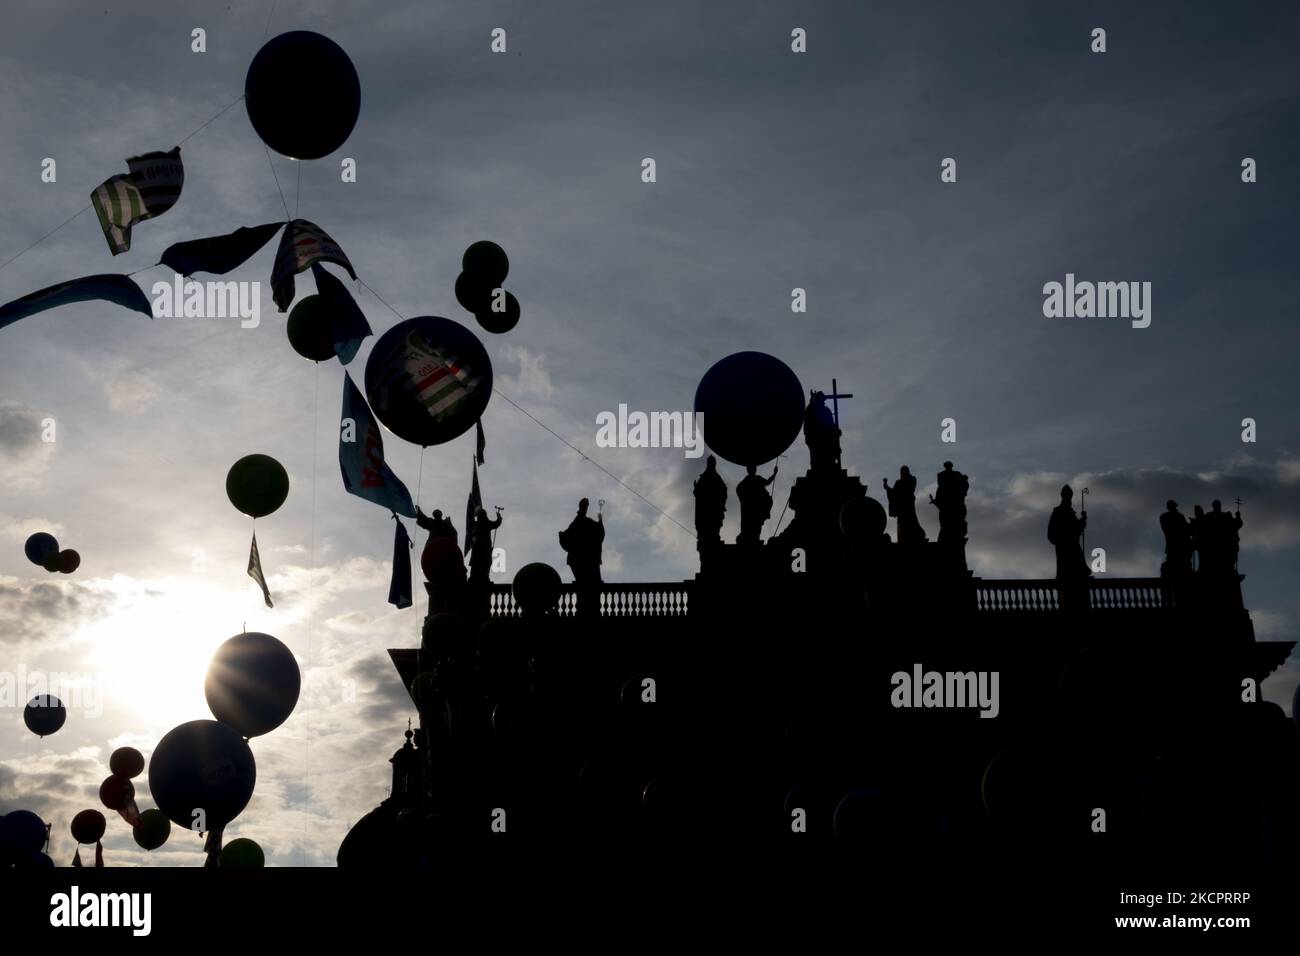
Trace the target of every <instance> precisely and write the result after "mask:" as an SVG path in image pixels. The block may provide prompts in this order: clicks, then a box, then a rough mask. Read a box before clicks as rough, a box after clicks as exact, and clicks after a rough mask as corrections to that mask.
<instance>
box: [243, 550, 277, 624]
mask: <svg viewBox="0 0 1300 956" xmlns="http://www.w3.org/2000/svg"><path fill="white" fill-rule="evenodd" d="M248 576H249V577H250V578H252V579H253V580H254V581H256V582H257V583H258V586H259V587H261V589H262V600H263V601H265V602H266V606H267V607H275V605H274V604H272V603H271V592H270V591H269V590H268V589H267V587H266V575H264V574H262V559H261V557H260V556H259V555H258V553H257V532H256V531H254V532H253V546H252V547H251V548H250V549H249V551H248Z"/></svg>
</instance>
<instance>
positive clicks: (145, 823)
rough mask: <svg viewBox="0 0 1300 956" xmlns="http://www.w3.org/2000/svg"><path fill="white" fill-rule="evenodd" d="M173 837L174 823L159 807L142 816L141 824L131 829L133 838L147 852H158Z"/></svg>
mask: <svg viewBox="0 0 1300 956" xmlns="http://www.w3.org/2000/svg"><path fill="white" fill-rule="evenodd" d="M171 835H172V822H171V821H170V820H168V819H167V814H165V813H163V812H162V811H161V810H159V809H158V808H157V807H150V808H149V809H148V810H145V811H144V812H143V813H141V814H140V822H139V823H137V824H136V825H135V826H134V827H132V828H131V837H132V838H133V839H134V840H135V842H136V844H137V845H138V846H139V847H140V848H141V849H145V850H156V849H158V848H159V847H160V846H162V845H163V844H164V843H166V842H167V838H168V837H170V836H171Z"/></svg>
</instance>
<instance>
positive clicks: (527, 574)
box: [510, 561, 564, 614]
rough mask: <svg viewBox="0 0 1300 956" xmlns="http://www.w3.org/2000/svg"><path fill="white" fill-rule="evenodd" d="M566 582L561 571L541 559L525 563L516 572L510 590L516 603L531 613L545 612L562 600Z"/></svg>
mask: <svg viewBox="0 0 1300 956" xmlns="http://www.w3.org/2000/svg"><path fill="white" fill-rule="evenodd" d="M563 587H564V582H563V581H562V580H561V579H560V572H559V571H556V570H555V568H553V567H551V566H550V565H549V564H543V563H541V562H540V561H537V562H534V563H532V564H525V565H524V566H523V567H522V568H520V569H519V570H518V571H516V572H515V578H514V581H512V582H511V585H510V590H511V592H512V593H513V594H514V596H515V603H516V604H518V605H519V606H520V607H521V608H522V609H523V610H525V611H527V612H528V613H530V614H544V613H545V612H547V611H549V610H551V609H552V608H553V607H555V605H556V604H558V603H559V601H560V592H561V590H562V589H563Z"/></svg>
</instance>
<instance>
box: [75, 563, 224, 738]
mask: <svg viewBox="0 0 1300 956" xmlns="http://www.w3.org/2000/svg"><path fill="white" fill-rule="evenodd" d="M97 583H98V584H99V585H100V590H101V591H102V592H104V593H106V594H108V595H111V598H112V602H113V603H112V606H111V607H110V609H109V610H108V611H107V612H106V613H105V614H104V615H103V616H101V617H100V618H98V619H96V620H94V621H91V622H89V623H87V624H85V625H84V626H83V627H81V628H80V632H79V635H78V636H79V637H80V638H81V639H82V640H83V641H85V642H86V643H87V644H88V645H89V650H88V652H87V654H86V655H85V657H84V658H83V661H84V665H85V667H86V668H87V669H88V670H89V671H90V672H91V676H92V679H93V680H94V682H95V686H96V687H97V688H98V690H99V694H100V697H101V703H102V707H103V714H104V715H105V716H106V717H108V716H112V717H113V718H115V720H114V722H115V723H117V722H118V721H126V722H128V724H129V725H130V726H131V727H132V729H134V730H136V731H137V732H141V733H145V732H150V731H155V732H164V731H166V730H167V729H170V728H171V727H174V726H176V725H177V724H180V723H183V722H185V721H188V720H196V719H201V718H209V719H210V718H211V714H210V713H209V711H208V706H207V702H206V700H205V698H204V694H203V681H204V677H205V676H206V674H207V671H208V664H209V662H210V661H211V660H212V655H213V653H214V652H215V651H216V649H217V647H218V646H219V645H220V644H221V643H222V642H223V641H225V640H226V639H227V638H229V637H232V636H233V635H234V634H237V633H239V632H240V630H241V629H242V626H243V622H242V621H241V620H239V616H240V614H241V613H244V611H245V608H246V607H247V605H248V603H249V602H248V600H247V598H248V595H247V592H246V591H242V590H241V591H239V592H234V591H232V590H228V589H222V588H218V587H214V586H213V585H212V584H211V583H210V582H205V581H194V580H186V579H184V578H176V579H156V580H147V581H141V580H137V579H134V578H126V577H114V578H112V579H108V580H106V581H102V582H97Z"/></svg>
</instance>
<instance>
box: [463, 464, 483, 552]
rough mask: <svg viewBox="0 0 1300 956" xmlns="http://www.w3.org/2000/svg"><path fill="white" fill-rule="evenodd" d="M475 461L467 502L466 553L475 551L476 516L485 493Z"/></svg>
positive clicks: (481, 505)
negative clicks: (480, 487) (480, 484)
mask: <svg viewBox="0 0 1300 956" xmlns="http://www.w3.org/2000/svg"><path fill="white" fill-rule="evenodd" d="M473 461H474V477H473V479H472V480H471V481H470V486H469V500H468V501H466V502H465V553H466V554H469V553H470V551H472V550H474V525H475V521H474V515H475V514H476V513H477V512H478V509H479V508H482V507H483V493H482V492H481V491H479V487H478V458H477V457H475V458H474V459H473Z"/></svg>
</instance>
